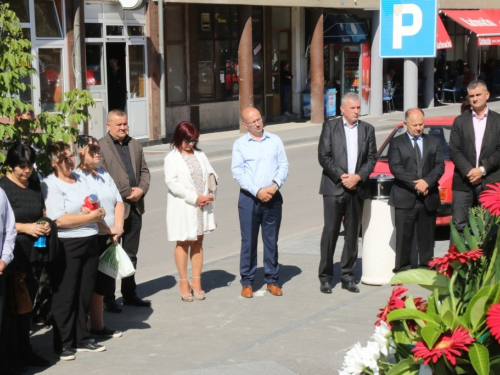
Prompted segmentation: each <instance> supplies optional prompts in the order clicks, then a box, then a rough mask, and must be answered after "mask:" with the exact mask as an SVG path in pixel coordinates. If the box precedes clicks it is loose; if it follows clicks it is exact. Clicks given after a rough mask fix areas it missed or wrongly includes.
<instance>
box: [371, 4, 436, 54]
mask: <svg viewBox="0 0 500 375" xmlns="http://www.w3.org/2000/svg"><path fill="white" fill-rule="evenodd" d="M436 17H437V0H380V57H384V58H386V57H404V58H412V57H435V56H436V34H437V22H436Z"/></svg>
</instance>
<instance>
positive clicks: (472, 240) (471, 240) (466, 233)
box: [464, 226, 477, 250]
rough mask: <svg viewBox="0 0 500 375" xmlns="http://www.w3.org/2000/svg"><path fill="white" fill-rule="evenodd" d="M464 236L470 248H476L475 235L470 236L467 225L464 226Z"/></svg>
mask: <svg viewBox="0 0 500 375" xmlns="http://www.w3.org/2000/svg"><path fill="white" fill-rule="evenodd" d="M464 237H465V240H466V241H467V245H468V247H469V249H470V250H473V249H477V240H476V238H475V237H473V236H471V234H470V229H469V227H468V226H466V227H465V228H464Z"/></svg>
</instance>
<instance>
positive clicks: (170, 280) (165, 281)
mask: <svg viewBox="0 0 500 375" xmlns="http://www.w3.org/2000/svg"><path fill="white" fill-rule="evenodd" d="M176 284H177V281H176V280H175V277H174V276H172V275H166V276H163V277H159V278H157V279H154V280H149V281H146V282H144V283H141V284H139V285H138V286H137V289H138V293H137V294H138V295H139V297H141V298H147V297H149V296H152V295H154V294H156V293H158V292H161V291H162V290H166V289H170V288H173V287H174V286H175V285H176Z"/></svg>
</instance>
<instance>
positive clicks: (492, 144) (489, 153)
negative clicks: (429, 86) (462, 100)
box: [450, 80, 500, 232]
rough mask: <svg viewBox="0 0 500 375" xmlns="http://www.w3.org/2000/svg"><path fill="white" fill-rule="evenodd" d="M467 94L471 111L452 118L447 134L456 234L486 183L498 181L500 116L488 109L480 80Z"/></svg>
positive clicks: (499, 179)
mask: <svg viewBox="0 0 500 375" xmlns="http://www.w3.org/2000/svg"><path fill="white" fill-rule="evenodd" d="M467 94H468V97H469V102H470V105H471V111H465V112H464V113H462V114H461V115H460V116H458V117H457V118H456V119H455V121H454V122H453V126H452V128H451V134H450V158H451V161H453V163H454V164H455V173H454V174H453V188H452V189H453V203H452V212H453V225H455V227H456V228H457V230H458V231H459V232H462V231H463V229H464V227H465V225H466V224H467V221H468V217H469V209H470V208H471V207H473V206H476V205H478V197H479V194H480V193H481V192H482V191H483V189H484V188H485V186H486V184H491V183H494V182H497V181H500V114H498V113H497V112H493V111H492V110H490V109H488V106H487V105H486V101H487V100H488V99H489V97H490V93H489V92H488V89H487V87H486V84H485V83H484V82H483V81H480V80H476V81H472V82H471V83H469V86H467Z"/></svg>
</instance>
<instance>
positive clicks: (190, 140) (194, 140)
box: [184, 139, 198, 145]
mask: <svg viewBox="0 0 500 375" xmlns="http://www.w3.org/2000/svg"><path fill="white" fill-rule="evenodd" d="M184 143H186V144H188V145H189V144H193V145H194V144H196V143H198V139H185V140H184Z"/></svg>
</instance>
